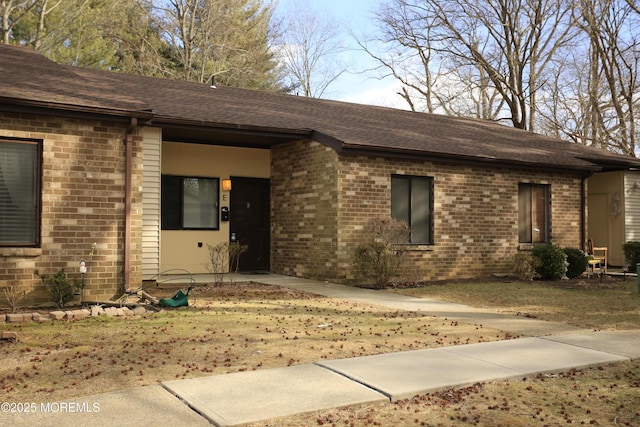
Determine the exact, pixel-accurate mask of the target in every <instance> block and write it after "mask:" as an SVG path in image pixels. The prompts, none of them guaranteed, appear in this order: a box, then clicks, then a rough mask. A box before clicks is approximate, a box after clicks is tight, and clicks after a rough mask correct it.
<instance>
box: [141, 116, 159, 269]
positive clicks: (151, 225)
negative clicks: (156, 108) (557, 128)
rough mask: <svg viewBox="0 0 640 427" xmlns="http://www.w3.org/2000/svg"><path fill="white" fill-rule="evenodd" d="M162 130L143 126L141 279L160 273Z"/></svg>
mask: <svg viewBox="0 0 640 427" xmlns="http://www.w3.org/2000/svg"><path fill="white" fill-rule="evenodd" d="M161 147H162V131H161V129H159V128H145V129H144V153H143V160H144V170H143V192H142V193H143V195H142V209H143V212H142V278H143V280H147V279H152V278H153V277H154V276H156V275H157V274H158V273H160V164H161V161H160V157H161V151H162V150H161Z"/></svg>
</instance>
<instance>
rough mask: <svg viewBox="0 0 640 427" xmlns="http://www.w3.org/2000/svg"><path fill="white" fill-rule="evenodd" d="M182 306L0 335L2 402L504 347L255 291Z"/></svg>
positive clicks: (204, 291)
mask: <svg viewBox="0 0 640 427" xmlns="http://www.w3.org/2000/svg"><path fill="white" fill-rule="evenodd" d="M154 293H155V294H157V292H154ZM171 294H173V290H166V291H165V295H164V296H169V295H171ZM158 295H159V296H163V295H160V294H158ZM190 300H191V302H192V303H193V304H194V306H192V307H189V308H186V307H184V308H180V309H172V310H165V311H163V312H160V313H154V314H148V315H145V316H142V317H135V318H127V319H118V318H107V317H99V318H93V319H87V320H82V321H76V322H65V321H58V322H46V323H43V324H35V323H25V324H4V325H0V329H3V330H15V331H17V332H18V336H19V341H18V342H16V343H9V342H4V343H2V344H0V357H1V358H2V360H3V363H2V366H0V390H1V391H2V394H3V396H4V398H5V400H7V401H14V402H21V401H28V402H45V401H54V400H59V399H68V398H72V397H77V396H84V395H90V394H95V393H98V392H108V391H113V390H118V389H127V388H133V387H137V386H142V385H148V384H155V383H158V382H161V381H166V380H172V379H181V378H193V377H197V376H202V375H216V374H225V373H230V372H240V371H247V370H254V369H261V368H272V367H282V366H289V365H295V364H302V363H310V362H314V361H318V360H321V359H337V358H345V357H354V356H362V355H369V354H379V353H387V352H393V351H403V350H412V349H418V348H431V347H439V346H446V345H456V344H465V343H474V342H482V341H491V340H497V339H504V338H505V334H504V333H501V332H499V331H496V330H491V329H488V328H483V327H482V326H479V325H464V324H458V323H457V322H454V323H452V322H449V321H446V320H443V319H436V318H433V317H429V316H424V315H418V314H414V313H407V312H400V311H393V310H389V309H384V308H380V307H374V306H370V305H365V304H361V303H354V302H346V301H342V300H335V299H329V298H323V297H316V296H311V295H309V294H305V293H302V292H298V291H293V290H289V289H284V288H278V287H274V286H266V285H259V284H235V285H233V286H229V285H224V286H210V287H206V288H201V289H198V291H197V292H196V293H195V295H194V297H190Z"/></svg>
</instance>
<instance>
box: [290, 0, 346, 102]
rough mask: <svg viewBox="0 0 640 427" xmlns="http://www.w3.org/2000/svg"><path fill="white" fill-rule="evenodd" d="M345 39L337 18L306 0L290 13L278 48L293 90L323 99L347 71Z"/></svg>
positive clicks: (296, 5) (297, 4)
mask: <svg viewBox="0 0 640 427" xmlns="http://www.w3.org/2000/svg"><path fill="white" fill-rule="evenodd" d="M342 37H343V35H342V33H341V31H340V27H339V26H337V25H336V23H335V19H334V18H333V17H332V16H330V15H328V14H326V13H325V14H322V13H320V12H318V11H316V10H314V9H313V8H312V7H311V5H310V4H309V3H308V2H306V1H305V2H298V3H296V4H295V7H294V8H293V9H291V10H288V11H287V14H286V16H285V17H284V23H283V28H282V34H281V37H280V39H279V42H278V47H277V49H278V52H279V56H280V61H281V62H282V63H283V66H284V69H285V72H286V74H287V77H288V79H289V80H290V81H291V89H292V90H301V91H302V94H303V95H304V96H308V97H312V98H320V97H322V96H323V95H324V94H325V93H326V91H327V90H328V88H329V86H330V85H331V84H332V83H333V82H335V81H336V79H337V78H338V77H340V76H341V75H342V74H343V73H345V72H346V71H347V67H346V66H344V65H343V64H342V62H341V61H340V54H341V53H342V52H344V51H345V48H344V46H343V44H342V40H341V39H342Z"/></svg>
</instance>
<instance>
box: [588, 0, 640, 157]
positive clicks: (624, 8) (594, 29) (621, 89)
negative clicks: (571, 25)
mask: <svg viewBox="0 0 640 427" xmlns="http://www.w3.org/2000/svg"><path fill="white" fill-rule="evenodd" d="M580 6H581V16H582V22H581V25H582V28H583V30H584V31H585V33H586V34H587V35H588V38H589V50H590V62H591V63H590V67H589V82H590V87H589V92H588V93H589V105H588V119H589V133H588V135H587V136H586V137H585V139H587V140H589V141H590V143H591V144H592V145H596V146H601V147H605V148H608V149H610V150H613V151H617V152H620V153H623V154H628V155H635V149H636V144H637V142H636V141H637V139H638V131H637V129H636V121H637V120H638V109H639V108H640V106H639V105H638V93H639V91H640V82H639V81H638V78H639V77H640V40H639V39H638V36H637V35H636V32H635V31H634V30H635V28H636V27H637V24H638V22H637V20H635V19H632V13H633V11H634V10H635V9H634V8H632V7H631V6H630V5H629V4H627V3H626V2H624V1H620V0H582V1H581V2H580ZM634 18H636V17H635V16H634Z"/></svg>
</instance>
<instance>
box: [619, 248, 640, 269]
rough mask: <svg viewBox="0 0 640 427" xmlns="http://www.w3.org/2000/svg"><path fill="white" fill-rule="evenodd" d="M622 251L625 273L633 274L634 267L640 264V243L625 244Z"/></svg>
mask: <svg viewBox="0 0 640 427" xmlns="http://www.w3.org/2000/svg"><path fill="white" fill-rule="evenodd" d="M622 250H623V251H624V262H625V265H626V268H627V271H631V272H635V271H636V265H637V264H640V242H627V243H625V244H623V245H622Z"/></svg>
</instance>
